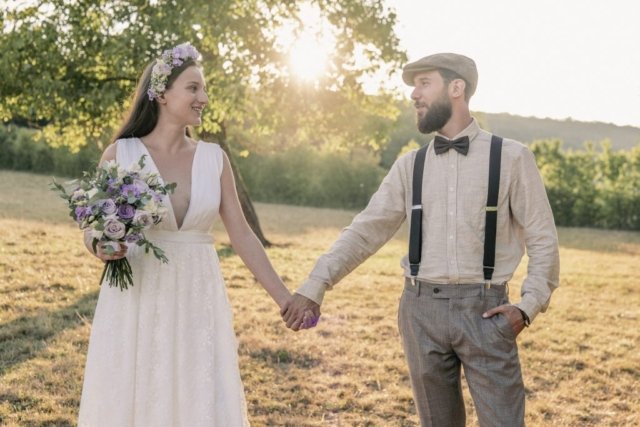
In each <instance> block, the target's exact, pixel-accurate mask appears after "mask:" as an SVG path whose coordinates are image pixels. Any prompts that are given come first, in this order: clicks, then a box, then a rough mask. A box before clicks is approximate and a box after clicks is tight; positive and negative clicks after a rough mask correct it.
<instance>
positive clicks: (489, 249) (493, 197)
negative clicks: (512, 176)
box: [482, 135, 502, 283]
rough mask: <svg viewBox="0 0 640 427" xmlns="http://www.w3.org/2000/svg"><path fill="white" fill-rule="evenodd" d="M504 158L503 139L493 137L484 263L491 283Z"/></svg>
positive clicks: (485, 277)
mask: <svg viewBox="0 0 640 427" xmlns="http://www.w3.org/2000/svg"><path fill="white" fill-rule="evenodd" d="M501 157H502V138H500V137H499V136H496V135H492V136H491V151H490V153H489V189H488V191H487V207H486V218H485V226H484V259H483V261H482V265H483V272H484V280H485V282H487V283H490V282H491V276H493V269H494V267H495V263H496V232H497V229H496V228H497V223H498V193H499V191H500V161H501Z"/></svg>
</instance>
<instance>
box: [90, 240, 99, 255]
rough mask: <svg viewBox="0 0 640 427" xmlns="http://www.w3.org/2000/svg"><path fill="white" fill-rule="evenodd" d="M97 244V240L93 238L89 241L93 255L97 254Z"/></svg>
mask: <svg viewBox="0 0 640 427" xmlns="http://www.w3.org/2000/svg"><path fill="white" fill-rule="evenodd" d="M98 242H99V240H98V239H96V238H95V237H94V238H93V240H92V241H91V248H92V249H93V253H94V254H95V253H97V252H98Z"/></svg>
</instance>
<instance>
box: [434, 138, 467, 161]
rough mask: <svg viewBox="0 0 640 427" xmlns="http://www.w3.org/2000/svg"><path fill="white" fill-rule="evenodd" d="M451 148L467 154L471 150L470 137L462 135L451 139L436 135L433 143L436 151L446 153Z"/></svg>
mask: <svg viewBox="0 0 640 427" xmlns="http://www.w3.org/2000/svg"><path fill="white" fill-rule="evenodd" d="M450 148H453V149H454V150H456V151H457V152H458V153H460V154H464V155H465V156H466V155H467V153H468V152H469V137H468V136H461V137H460V138H458V139H454V140H451V141H450V140H448V139H447V138H443V137H441V136H440V135H436V137H435V142H434V145H433V149H434V150H435V151H436V154H442V153H446V152H447V151H449V149H450Z"/></svg>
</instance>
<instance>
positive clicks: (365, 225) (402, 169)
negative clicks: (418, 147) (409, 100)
mask: <svg viewBox="0 0 640 427" xmlns="http://www.w3.org/2000/svg"><path fill="white" fill-rule="evenodd" d="M414 156H415V152H412V153H408V154H407V155H405V156H403V157H401V158H400V159H398V160H397V161H396V162H395V163H394V164H393V166H392V167H391V169H390V170H389V173H388V174H387V175H386V177H385V178H384V180H383V181H382V183H381V184H380V187H379V188H378V190H377V191H376V192H375V194H374V195H373V196H372V197H371V200H370V201H369V204H368V205H367V207H366V208H365V209H364V210H363V211H362V212H360V213H359V214H358V215H357V216H356V217H355V218H354V219H353V221H352V223H351V224H350V225H349V226H348V227H346V228H345V229H344V230H342V233H341V234H340V237H339V238H338V240H336V242H335V243H334V244H333V246H332V247H331V248H330V249H329V251H328V252H327V253H325V254H323V255H322V256H320V258H318V261H317V262H316V264H315V266H314V268H313V270H312V271H311V273H310V275H309V278H308V280H306V281H305V282H304V283H303V285H302V286H301V287H300V288H299V289H298V290H297V291H296V292H297V293H299V294H300V295H304V296H306V297H307V298H310V299H312V300H314V301H315V302H317V303H320V302H322V298H323V296H324V292H325V291H326V290H329V289H331V288H332V287H333V286H334V285H335V284H336V283H338V282H339V281H340V280H341V279H342V278H343V277H345V276H346V275H347V274H349V273H350V272H351V271H353V270H354V269H355V268H356V267H357V266H358V265H360V264H361V263H362V262H364V261H365V260H366V259H367V258H368V257H370V256H371V255H373V254H374V253H375V252H376V251H377V250H378V249H380V247H381V246H382V245H384V244H385V243H386V242H387V241H389V239H391V237H393V235H394V234H395V233H396V231H398V229H399V228H400V226H401V225H402V223H403V221H404V219H405V218H406V203H405V200H406V195H405V193H406V191H405V179H406V164H407V163H408V162H411V161H412V159H413V157H414Z"/></svg>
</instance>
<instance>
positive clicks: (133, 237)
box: [124, 233, 142, 243]
mask: <svg viewBox="0 0 640 427" xmlns="http://www.w3.org/2000/svg"><path fill="white" fill-rule="evenodd" d="M141 239H142V235H141V234H140V233H131V234H128V235H127V236H126V237H125V238H124V240H125V241H126V242H127V243H137V242H138V241H140V240H141Z"/></svg>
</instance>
